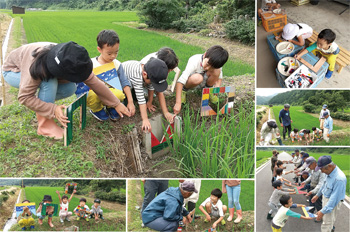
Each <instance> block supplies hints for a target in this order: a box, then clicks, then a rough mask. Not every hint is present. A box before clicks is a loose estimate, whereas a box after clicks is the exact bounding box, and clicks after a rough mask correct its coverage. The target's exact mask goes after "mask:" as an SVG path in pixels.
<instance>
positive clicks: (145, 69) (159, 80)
mask: <svg viewBox="0 0 350 232" xmlns="http://www.w3.org/2000/svg"><path fill="white" fill-rule="evenodd" d="M122 65H123V67H124V72H125V75H126V76H127V78H128V79H129V81H130V83H131V85H132V88H133V89H134V91H135V94H136V98H137V101H138V103H139V106H140V113H141V118H142V130H143V131H145V132H151V131H152V128H151V123H150V122H149V120H148V116H147V109H148V110H150V111H151V109H154V106H153V104H152V102H153V94H154V91H156V93H157V96H158V98H159V104H160V107H161V109H162V112H163V114H164V117H165V118H166V119H167V120H168V122H169V123H172V122H173V120H174V115H173V114H172V113H170V112H169V111H168V108H167V106H166V101H165V96H164V94H163V92H164V91H165V90H166V89H167V88H168V83H167V81H166V79H167V77H168V67H167V65H166V64H165V62H164V61H162V60H160V59H158V58H154V57H152V58H150V59H149V61H148V62H147V63H146V64H145V65H143V66H142V65H141V62H140V61H136V60H129V61H125V62H123V63H122ZM144 86H145V87H146V88H147V89H148V101H146V98H145V94H144V92H143V87H144Z"/></svg>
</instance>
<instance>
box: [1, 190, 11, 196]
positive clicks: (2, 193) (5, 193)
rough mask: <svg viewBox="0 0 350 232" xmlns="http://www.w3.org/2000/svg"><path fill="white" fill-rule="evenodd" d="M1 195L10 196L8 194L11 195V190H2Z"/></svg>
mask: <svg viewBox="0 0 350 232" xmlns="http://www.w3.org/2000/svg"><path fill="white" fill-rule="evenodd" d="M1 195H5V196H8V195H9V192H7V191H3V192H1Z"/></svg>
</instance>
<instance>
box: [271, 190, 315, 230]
mask: <svg viewBox="0 0 350 232" xmlns="http://www.w3.org/2000/svg"><path fill="white" fill-rule="evenodd" d="M280 203H281V205H282V206H281V208H280V209H279V210H278V212H277V214H276V216H274V217H273V219H272V223H271V228H272V232H282V228H283V227H284V226H285V225H286V222H287V220H288V218H289V217H296V218H301V219H307V220H311V219H312V218H310V217H305V216H303V215H301V214H298V213H295V212H293V211H291V210H290V208H297V207H305V205H301V204H293V200H292V197H291V196H289V195H283V196H282V197H281V198H280Z"/></svg>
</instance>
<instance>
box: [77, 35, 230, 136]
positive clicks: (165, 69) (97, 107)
mask: <svg viewBox="0 0 350 232" xmlns="http://www.w3.org/2000/svg"><path fill="white" fill-rule="evenodd" d="M97 45H98V46H97V50H98V52H99V53H100V55H99V56H97V57H94V58H92V59H91V60H92V63H93V68H94V69H95V68H97V67H100V66H102V65H105V64H110V63H111V64H113V65H114V67H115V69H116V73H115V76H116V77H118V78H119V80H120V84H121V87H122V90H118V89H114V88H112V87H110V89H111V91H112V92H113V94H114V95H115V96H116V97H117V98H118V99H119V100H120V101H124V100H125V101H124V103H125V105H126V107H127V109H128V111H129V112H130V115H131V116H133V115H135V104H134V100H137V102H138V104H139V108H140V114H141V118H142V129H143V131H145V132H151V130H152V128H151V124H150V122H149V119H148V115H147V110H148V111H149V112H154V111H155V110H156V107H155V105H153V98H154V96H155V94H156V95H157V96H158V100H159V105H160V108H161V110H162V112H163V114H164V116H165V118H166V119H167V121H168V122H169V123H172V122H173V119H174V116H175V115H176V114H179V113H180V111H181V104H183V103H185V102H186V91H187V90H189V89H194V88H204V87H213V86H216V87H217V86H220V85H221V80H222V78H223V74H222V66H223V65H224V64H225V63H226V62H227V60H228V52H227V51H226V50H225V49H224V48H222V47H221V46H219V45H216V46H212V47H210V48H209V49H208V50H207V51H206V52H205V53H204V54H197V55H194V56H192V57H190V58H189V60H188V63H187V66H186V69H185V70H184V71H183V72H182V75H181V76H180V77H179V79H178V80H177V83H176V103H175V105H174V107H173V111H174V114H173V113H170V112H169V110H168V107H167V104H166V100H165V96H164V91H165V90H167V87H168V83H167V77H168V73H169V72H171V71H174V72H175V73H176V74H177V75H179V74H180V69H179V68H178V63H179V60H178V58H177V56H176V54H175V52H174V51H173V50H172V49H171V48H168V47H164V48H161V49H160V50H159V51H158V52H154V53H151V54H149V55H147V56H146V57H144V58H143V59H142V60H141V61H136V60H130V61H125V62H123V63H121V62H120V61H118V60H117V59H116V58H117V55H118V52H119V45H120V40H119V37H118V35H117V33H116V32H115V31H113V30H103V31H101V32H100V33H99V34H98V36H97ZM144 89H145V90H144ZM85 92H87V93H88V95H87V105H88V107H90V113H91V114H92V115H93V116H94V117H95V118H96V119H98V120H100V121H105V120H108V119H111V120H116V119H117V118H119V117H120V116H119V115H118V113H117V111H116V110H115V109H114V108H109V107H105V106H104V104H103V102H102V101H101V100H100V99H99V97H98V96H97V95H96V94H95V93H94V92H93V91H92V90H90V88H89V87H88V86H86V85H85V84H84V83H79V84H77V91H76V94H77V96H80V95H81V94H83V93H85ZM146 98H147V99H146ZM210 101H211V102H212V103H217V101H218V99H217V97H216V96H215V95H210Z"/></svg>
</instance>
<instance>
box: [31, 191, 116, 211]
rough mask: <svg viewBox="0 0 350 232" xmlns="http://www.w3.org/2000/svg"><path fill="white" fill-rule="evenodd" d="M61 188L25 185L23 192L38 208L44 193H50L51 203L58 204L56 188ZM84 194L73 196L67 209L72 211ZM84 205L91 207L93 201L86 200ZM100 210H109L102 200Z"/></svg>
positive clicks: (62, 192)
mask: <svg viewBox="0 0 350 232" xmlns="http://www.w3.org/2000/svg"><path fill="white" fill-rule="evenodd" d="M60 189H62V188H59V187H26V188H25V193H26V198H27V199H28V200H30V201H31V202H35V205H36V208H38V206H39V203H40V202H41V201H42V199H43V197H44V195H51V197H52V203H53V204H58V205H59V204H60V203H59V200H58V195H57V193H56V190H60ZM60 194H61V197H62V196H63V195H65V194H64V190H63V191H60ZM67 196H68V198H70V195H67ZM81 197H84V196H79V197H75V196H74V197H73V198H72V200H71V202H70V203H69V208H68V210H69V211H73V210H74V208H75V207H77V206H78V205H79V199H80V198H81ZM86 205H87V206H89V208H90V209H91V206H92V205H93V202H89V201H87V202H86ZM101 207H102V210H103V212H105V213H109V212H111V210H109V209H106V208H104V207H103V202H102V204H101Z"/></svg>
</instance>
